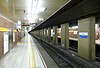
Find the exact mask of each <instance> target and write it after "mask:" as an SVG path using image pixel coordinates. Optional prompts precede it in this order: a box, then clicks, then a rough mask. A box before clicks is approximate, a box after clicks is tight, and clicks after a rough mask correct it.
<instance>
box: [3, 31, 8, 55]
mask: <svg viewBox="0 0 100 68" xmlns="http://www.w3.org/2000/svg"><path fill="white" fill-rule="evenodd" d="M8 44H9V34H8V32H5V33H4V54H5V53H6V52H8V48H9V47H8Z"/></svg>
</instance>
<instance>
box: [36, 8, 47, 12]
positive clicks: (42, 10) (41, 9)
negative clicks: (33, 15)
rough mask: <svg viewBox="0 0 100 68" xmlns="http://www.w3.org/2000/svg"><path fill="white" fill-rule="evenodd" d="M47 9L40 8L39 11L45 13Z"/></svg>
mask: <svg viewBox="0 0 100 68" xmlns="http://www.w3.org/2000/svg"><path fill="white" fill-rule="evenodd" d="M45 9H46V8H44V7H40V8H39V9H38V10H37V11H39V12H44V11H45Z"/></svg>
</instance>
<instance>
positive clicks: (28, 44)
mask: <svg viewBox="0 0 100 68" xmlns="http://www.w3.org/2000/svg"><path fill="white" fill-rule="evenodd" d="M0 68H44V66H43V63H42V61H41V58H40V54H39V53H38V50H37V47H36V45H35V43H34V42H33V40H32V38H31V36H30V35H26V36H25V37H24V38H23V39H22V40H21V42H19V43H18V45H17V46H16V47H14V48H13V49H12V50H11V51H10V52H9V53H8V54H7V55H6V56H5V57H4V58H2V59H1V60H0Z"/></svg>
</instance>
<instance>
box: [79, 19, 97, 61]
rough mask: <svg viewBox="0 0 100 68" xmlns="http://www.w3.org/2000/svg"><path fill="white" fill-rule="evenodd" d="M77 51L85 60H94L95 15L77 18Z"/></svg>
mask: <svg viewBox="0 0 100 68" xmlns="http://www.w3.org/2000/svg"><path fill="white" fill-rule="evenodd" d="M78 26H79V28H78V31H79V36H78V53H79V56H81V57H83V58H84V59H87V60H95V17H90V18H85V19H81V20H78Z"/></svg>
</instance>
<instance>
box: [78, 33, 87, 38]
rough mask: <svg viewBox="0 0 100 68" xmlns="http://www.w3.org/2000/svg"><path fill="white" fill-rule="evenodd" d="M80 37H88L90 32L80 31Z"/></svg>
mask: <svg viewBox="0 0 100 68" xmlns="http://www.w3.org/2000/svg"><path fill="white" fill-rule="evenodd" d="M79 37H80V38H88V32H79Z"/></svg>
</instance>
